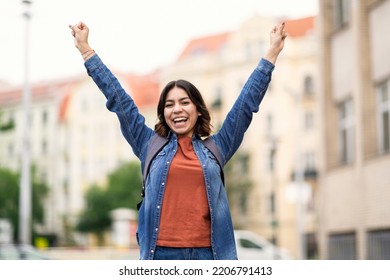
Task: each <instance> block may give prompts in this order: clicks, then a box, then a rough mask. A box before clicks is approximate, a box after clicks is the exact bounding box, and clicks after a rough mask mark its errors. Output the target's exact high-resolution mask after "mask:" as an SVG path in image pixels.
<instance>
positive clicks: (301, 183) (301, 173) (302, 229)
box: [294, 93, 306, 260]
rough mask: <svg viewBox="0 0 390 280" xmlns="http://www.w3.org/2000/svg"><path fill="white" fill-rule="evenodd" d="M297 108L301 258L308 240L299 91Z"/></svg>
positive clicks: (298, 229)
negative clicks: (306, 235)
mask: <svg viewBox="0 0 390 280" xmlns="http://www.w3.org/2000/svg"><path fill="white" fill-rule="evenodd" d="M295 98H296V105H297V106H296V110H297V128H296V163H295V164H296V167H295V172H294V173H295V174H294V181H295V184H296V191H297V205H296V211H297V237H298V239H297V241H298V258H299V259H300V260H304V259H306V240H305V209H304V205H305V202H304V197H303V196H304V189H303V188H304V181H305V178H304V171H303V166H302V144H301V141H302V139H300V138H301V137H302V131H303V124H302V104H301V102H302V100H301V96H300V95H299V94H298V93H297V94H296V96H295Z"/></svg>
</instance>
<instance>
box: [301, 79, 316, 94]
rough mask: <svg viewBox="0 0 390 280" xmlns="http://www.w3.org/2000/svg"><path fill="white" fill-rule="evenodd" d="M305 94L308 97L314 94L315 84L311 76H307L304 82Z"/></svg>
mask: <svg viewBox="0 0 390 280" xmlns="http://www.w3.org/2000/svg"><path fill="white" fill-rule="evenodd" d="M303 89H304V94H305V95H306V96H312V95H313V93H314V84H313V78H312V77H311V76H306V77H305V79H304V81H303Z"/></svg>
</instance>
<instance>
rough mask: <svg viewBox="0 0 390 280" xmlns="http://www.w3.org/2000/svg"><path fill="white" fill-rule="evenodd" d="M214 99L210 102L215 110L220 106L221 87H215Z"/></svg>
mask: <svg viewBox="0 0 390 280" xmlns="http://www.w3.org/2000/svg"><path fill="white" fill-rule="evenodd" d="M214 92H215V93H214V101H213V102H212V104H211V108H213V109H215V110H220V109H221V108H222V95H223V94H222V89H221V87H219V86H218V87H217V88H216V89H215V91H214Z"/></svg>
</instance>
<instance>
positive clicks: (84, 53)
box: [81, 49, 94, 57]
mask: <svg viewBox="0 0 390 280" xmlns="http://www.w3.org/2000/svg"><path fill="white" fill-rule="evenodd" d="M90 52H94V50H92V49H89V50H87V51H85V52H83V53H82V54H81V56H82V57H84V55H86V54H88V53H90Z"/></svg>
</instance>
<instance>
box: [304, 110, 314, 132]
mask: <svg viewBox="0 0 390 280" xmlns="http://www.w3.org/2000/svg"><path fill="white" fill-rule="evenodd" d="M304 121H305V123H304V126H305V130H309V129H312V128H314V114H313V112H305V119H304Z"/></svg>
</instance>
